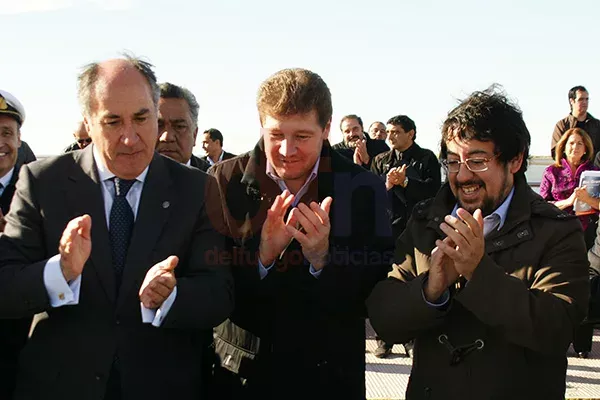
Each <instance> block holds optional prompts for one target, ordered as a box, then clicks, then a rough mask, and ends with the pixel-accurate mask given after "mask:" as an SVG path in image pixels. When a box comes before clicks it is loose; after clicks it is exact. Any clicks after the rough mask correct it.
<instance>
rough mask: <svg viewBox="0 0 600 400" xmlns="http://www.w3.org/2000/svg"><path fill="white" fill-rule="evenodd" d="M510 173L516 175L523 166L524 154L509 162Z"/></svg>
mask: <svg viewBox="0 0 600 400" xmlns="http://www.w3.org/2000/svg"><path fill="white" fill-rule="evenodd" d="M509 164H510V165H509V171H510V173H511V174H516V173H517V172H518V171H519V170H520V169H521V165H523V153H519V155H518V156H516V157H515V158H513V159H512V160H510V161H509Z"/></svg>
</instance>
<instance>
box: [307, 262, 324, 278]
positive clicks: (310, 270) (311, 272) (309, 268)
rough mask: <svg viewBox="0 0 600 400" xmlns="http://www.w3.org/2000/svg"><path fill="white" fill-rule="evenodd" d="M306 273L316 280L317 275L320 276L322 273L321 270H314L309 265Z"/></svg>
mask: <svg viewBox="0 0 600 400" xmlns="http://www.w3.org/2000/svg"><path fill="white" fill-rule="evenodd" d="M308 272H310V274H311V275H312V276H314V277H315V278H318V277H319V275H321V272H323V268H321V269H320V270H318V271H317V270H316V269H315V267H313V265H312V264H310V267H308Z"/></svg>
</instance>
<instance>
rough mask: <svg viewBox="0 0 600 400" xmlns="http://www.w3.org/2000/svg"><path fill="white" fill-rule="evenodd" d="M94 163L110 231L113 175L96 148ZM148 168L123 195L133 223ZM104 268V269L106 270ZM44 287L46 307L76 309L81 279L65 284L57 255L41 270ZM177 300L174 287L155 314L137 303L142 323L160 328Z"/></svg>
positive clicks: (113, 195)
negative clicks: (70, 307)
mask: <svg viewBox="0 0 600 400" xmlns="http://www.w3.org/2000/svg"><path fill="white" fill-rule="evenodd" d="M93 153H94V162H95V163H96V167H97V168H98V177H99V178H100V182H102V197H103V199H104V214H105V216H106V226H107V228H109V229H110V209H111V207H112V204H113V201H114V197H115V185H114V182H113V180H112V179H113V178H114V177H115V174H113V173H112V172H110V171H109V170H108V168H106V166H105V165H104V164H103V162H102V160H101V159H100V155H99V154H98V150H97V148H96V147H95V146H94V148H93ZM148 168H149V167H146V169H144V171H143V172H142V173H141V174H140V175H139V176H138V177H137V178H136V182H135V183H134V184H133V185H132V186H131V189H129V192H128V193H127V196H126V199H127V202H128V203H129V205H130V206H131V210H132V211H133V217H134V220H135V218H137V211H138V207H139V204H140V198H141V197H142V189H143V187H144V181H145V179H146V175H147V174H148ZM106 267H108V266H106ZM44 285H45V286H46V291H47V292H48V297H49V299H50V305H51V306H52V307H62V306H67V305H76V304H78V303H79V292H80V287H81V275H79V276H78V277H77V278H76V279H74V280H73V281H71V282H70V283H67V281H66V280H65V278H64V275H63V274H62V271H61V269H60V254H57V255H55V256H54V257H52V258H50V259H49V260H48V262H47V263H46V266H45V268H44ZM176 296H177V286H175V288H174V289H173V292H171V295H170V296H169V297H167V299H166V300H165V301H164V302H163V304H162V305H161V306H160V308H159V309H158V310H152V309H148V308H146V307H144V305H143V304H142V303H141V302H140V307H141V313H142V321H143V322H144V323H152V325H153V326H156V327H158V326H160V325H161V323H162V321H163V320H164V318H165V317H166V316H167V314H168V312H169V310H170V309H171V306H172V305H173V302H174V301H175V297H176Z"/></svg>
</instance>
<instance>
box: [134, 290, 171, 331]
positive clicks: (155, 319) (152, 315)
mask: <svg viewBox="0 0 600 400" xmlns="http://www.w3.org/2000/svg"><path fill="white" fill-rule="evenodd" d="M175 297H177V286H175V287H174V288H173V291H172V292H171V294H170V295H169V297H167V298H166V299H165V301H163V303H162V305H161V306H160V307H159V308H158V309H157V310H151V309H149V308H146V307H144V305H143V304H142V303H140V307H141V311H142V322H143V323H144V324H150V323H151V324H152V326H154V327H156V328H158V327H159V326H161V325H162V323H163V321H164V320H165V318H167V314H169V311H170V310H171V307H172V306H173V303H174V302H175Z"/></svg>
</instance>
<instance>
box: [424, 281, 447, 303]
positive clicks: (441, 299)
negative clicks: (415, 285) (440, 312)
mask: <svg viewBox="0 0 600 400" xmlns="http://www.w3.org/2000/svg"><path fill="white" fill-rule="evenodd" d="M426 283H427V278H425V280H423V287H424V286H425V284H426ZM423 287H421V295H422V296H423V300H424V301H425V303H427V305H428V306H430V307H435V308H442V307H444V306H445V305H446V304H448V301H450V291H449V290H448V289H446V290H444V293H442V295H441V296H440V297H439V298H438V299H437V300H435V301H434V302H433V303H432V302H430V301H427V298H426V297H425V291H423Z"/></svg>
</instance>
